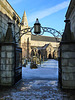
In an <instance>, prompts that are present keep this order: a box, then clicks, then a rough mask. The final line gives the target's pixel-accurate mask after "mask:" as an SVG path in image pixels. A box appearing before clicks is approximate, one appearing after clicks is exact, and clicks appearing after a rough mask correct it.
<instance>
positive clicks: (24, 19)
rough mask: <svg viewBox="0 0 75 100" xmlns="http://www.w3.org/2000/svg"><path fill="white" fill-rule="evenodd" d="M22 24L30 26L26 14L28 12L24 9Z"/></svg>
mask: <svg viewBox="0 0 75 100" xmlns="http://www.w3.org/2000/svg"><path fill="white" fill-rule="evenodd" d="M21 23H22V25H24V26H28V21H27V16H26V12H25V11H24V14H23V17H22V22H21Z"/></svg>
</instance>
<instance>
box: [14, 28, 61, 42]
mask: <svg viewBox="0 0 75 100" xmlns="http://www.w3.org/2000/svg"><path fill="white" fill-rule="evenodd" d="M28 32H31V33H32V34H33V35H37V34H35V33H34V26H33V27H31V28H25V29H23V30H20V32H18V33H16V34H15V37H17V38H18V40H17V42H18V41H19V40H20V39H21V37H22V36H23V35H24V34H26V33H28ZM45 32H48V33H50V34H52V35H53V36H54V37H55V39H56V41H60V40H61V39H60V38H61V37H62V34H61V33H60V32H59V31H57V30H56V29H53V28H49V27H42V26H41V33H40V34H39V35H43V34H44V33H45ZM18 34H19V35H18Z"/></svg>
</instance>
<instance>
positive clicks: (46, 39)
mask: <svg viewBox="0 0 75 100" xmlns="http://www.w3.org/2000/svg"><path fill="white" fill-rule="evenodd" d="M21 23H22V26H21V30H22V29H25V28H30V27H29V26H28V21H27V16H26V12H25V11H24V14H23V17H22V22H21ZM45 45H48V46H49V45H51V46H49V49H47V50H46V51H47V52H48V53H49V50H50V49H51V50H52V51H51V55H52V57H53V53H54V52H55V51H57V50H58V46H59V43H58V42H57V41H56V39H55V37H50V36H39V35H38V36H36V35H32V34H31V32H28V33H26V34H24V35H23V36H22V37H21V48H22V57H23V58H28V59H29V58H31V52H32V50H34V48H37V49H38V48H40V51H42V48H43V47H44V46H45ZM48 46H47V47H48ZM38 51H39V49H38ZM43 52H44V50H43ZM43 54H44V53H43ZM49 55H50V54H47V58H48V57H49ZM42 56H44V55H42ZM45 57H46V55H45Z"/></svg>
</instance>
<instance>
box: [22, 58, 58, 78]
mask: <svg viewBox="0 0 75 100" xmlns="http://www.w3.org/2000/svg"><path fill="white" fill-rule="evenodd" d="M22 78H23V79H51V80H54V79H58V61H56V60H53V59H50V60H48V61H45V62H44V63H42V64H41V66H40V65H39V66H38V68H37V69H30V63H28V65H27V66H26V67H22Z"/></svg>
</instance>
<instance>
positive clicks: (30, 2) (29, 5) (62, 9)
mask: <svg viewBox="0 0 75 100" xmlns="http://www.w3.org/2000/svg"><path fill="white" fill-rule="evenodd" d="M8 2H9V3H10V4H11V6H12V7H13V8H14V9H15V11H16V12H17V13H18V15H19V16H20V17H21V18H22V16H23V13H24V10H25V11H26V15H27V19H28V24H29V26H30V27H32V26H33V25H34V23H35V20H36V18H39V22H40V23H41V25H42V26H46V27H51V28H55V29H57V30H58V31H62V30H63V29H64V26H65V23H64V19H65V14H66V11H67V8H68V5H69V2H70V0H8Z"/></svg>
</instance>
